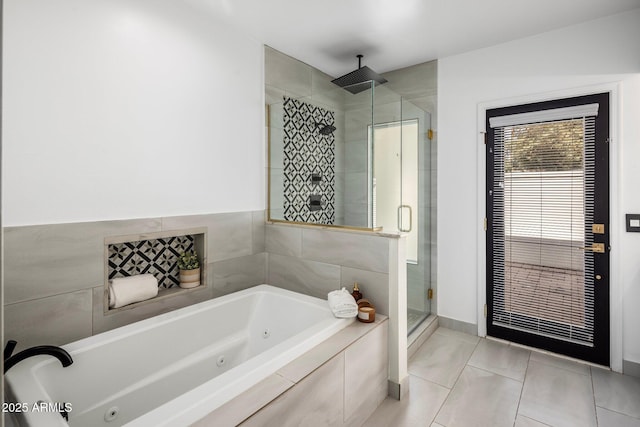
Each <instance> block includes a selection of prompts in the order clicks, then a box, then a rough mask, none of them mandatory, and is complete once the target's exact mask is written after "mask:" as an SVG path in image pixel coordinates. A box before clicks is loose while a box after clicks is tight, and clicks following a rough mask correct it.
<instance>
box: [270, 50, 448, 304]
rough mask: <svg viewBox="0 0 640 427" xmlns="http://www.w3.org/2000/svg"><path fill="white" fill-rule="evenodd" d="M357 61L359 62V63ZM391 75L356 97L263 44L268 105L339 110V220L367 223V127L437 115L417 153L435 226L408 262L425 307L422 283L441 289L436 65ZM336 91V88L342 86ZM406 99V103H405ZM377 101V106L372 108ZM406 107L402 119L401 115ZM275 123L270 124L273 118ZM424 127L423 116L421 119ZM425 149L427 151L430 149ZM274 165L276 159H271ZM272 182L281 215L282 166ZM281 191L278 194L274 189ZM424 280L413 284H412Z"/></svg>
mask: <svg viewBox="0 0 640 427" xmlns="http://www.w3.org/2000/svg"><path fill="white" fill-rule="evenodd" d="M354 63H355V62H354ZM383 76H384V77H385V78H386V79H387V80H388V82H387V83H385V84H384V85H379V86H377V87H376V88H375V90H374V97H373V100H372V91H364V92H361V93H359V94H356V95H352V94H350V93H348V92H346V91H345V90H343V89H340V88H337V87H336V86H335V85H333V84H332V83H331V79H332V77H331V76H328V75H326V74H324V73H322V72H320V71H319V70H317V69H315V68H313V67H311V66H309V65H307V64H304V63H302V62H300V61H298V60H296V59H295V58H292V57H289V56H287V55H285V54H283V53H281V52H278V51H276V50H274V49H271V48H270V47H265V83H266V86H265V91H266V102H267V104H269V105H273V106H275V107H274V108H275V109H277V108H278V107H279V105H280V104H281V103H282V96H283V95H286V96H291V97H300V98H302V99H304V100H305V102H306V101H307V100H310V101H311V102H312V103H313V104H317V105H326V106H327V108H330V109H331V110H332V111H335V117H336V126H337V127H338V130H336V137H335V141H336V173H335V178H336V181H335V186H336V221H335V224H339V225H340V224H344V225H349V226H356V227H368V226H369V224H368V222H367V221H368V219H367V218H368V214H367V211H368V199H367V194H368V172H367V170H368V169H367V168H368V160H367V159H368V155H367V152H368V132H367V129H368V126H369V125H370V124H371V123H373V122H374V121H375V123H385V122H392V121H395V120H399V119H400V118H401V117H404V118H414V117H417V116H418V115H419V114H422V116H421V118H422V117H424V112H428V113H429V114H430V115H431V126H430V127H431V129H433V130H434V137H433V139H432V140H428V139H427V138H424V141H423V143H421V144H420V146H419V149H420V150H421V152H420V154H419V157H420V158H421V159H426V161H422V162H421V163H420V164H419V169H420V172H419V173H420V180H421V183H422V185H423V186H424V187H426V188H428V194H429V196H428V197H426V198H424V197H423V198H421V199H420V201H419V203H420V206H419V213H418V215H419V218H421V219H423V220H424V219H428V221H429V228H428V229H422V230H421V235H420V237H419V239H420V241H422V242H427V243H426V246H423V247H422V249H421V254H420V255H419V259H424V260H425V261H426V262H424V263H420V264H419V265H417V266H409V268H408V272H407V273H408V275H409V284H410V286H409V288H408V290H407V291H408V293H409V301H411V302H412V306H411V307H410V308H412V309H417V310H423V309H425V303H426V301H425V297H424V293H425V289H424V286H422V284H423V283H425V282H428V280H427V279H428V278H430V281H431V286H432V288H433V289H434V290H435V288H436V283H437V271H436V268H435V267H436V265H437V259H436V257H437V251H436V249H437V248H436V238H437V235H436V223H437V217H436V205H437V181H436V175H437V129H436V123H437V62H436V61H432V62H427V63H423V64H418V65H415V66H411V67H407V68H403V69H400V70H396V71H391V72H387V73H384V74H383ZM336 88H337V89H336ZM400 96H401V97H402V101H403V102H402V103H401V102H400ZM372 105H373V106H374V108H373V110H372ZM401 112H402V116H401ZM275 114H276V113H275V110H273V111H271V117H270V120H271V125H272V128H273V129H272V134H271V145H272V150H271V151H272V154H273V155H274V157H273V160H274V161H275V162H276V163H277V162H280V163H281V159H280V155H279V154H278V153H279V152H282V151H283V147H281V145H282V135H281V133H282V132H281V130H280V129H281V128H282V123H281V121H282V119H281V118H279V117H276V116H275ZM267 124H269V122H267ZM420 124H421V125H424V120H421V122H420ZM427 129H428V128H427V127H426V126H421V128H420V132H421V133H420V135H422V136H424V135H425V132H426V130H427ZM266 132H267V135H268V132H269V128H267V129H266ZM422 150H427V152H426V153H425V152H424V151H422ZM272 164H274V163H273V162H272ZM269 173H271V179H272V180H273V184H272V191H271V218H273V219H283V218H284V214H283V212H281V211H280V208H279V206H282V205H283V203H284V201H283V196H282V194H281V193H282V192H280V191H279V190H278V188H282V187H283V183H282V181H283V178H282V175H283V174H282V171H281V170H279V169H278V168H272V170H271V171H269V170H267V174H269ZM274 189H275V191H274ZM412 283H413V284H419V285H418V286H411V284H412ZM436 301H437V295H435V296H434V299H433V300H431V307H430V310H431V312H432V313H436V312H437V306H436V305H437V303H436Z"/></svg>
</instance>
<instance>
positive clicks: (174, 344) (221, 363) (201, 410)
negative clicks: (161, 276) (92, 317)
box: [6, 285, 353, 427]
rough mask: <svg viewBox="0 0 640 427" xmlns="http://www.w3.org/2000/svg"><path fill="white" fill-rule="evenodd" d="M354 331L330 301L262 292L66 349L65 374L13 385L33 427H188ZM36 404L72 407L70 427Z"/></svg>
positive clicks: (58, 370) (20, 373)
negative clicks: (331, 340)
mask: <svg viewBox="0 0 640 427" xmlns="http://www.w3.org/2000/svg"><path fill="white" fill-rule="evenodd" d="M352 321H353V319H336V318H334V317H333V315H332V314H331V311H330V310H329V308H328V305H327V302H326V301H325V300H321V299H318V298H313V297H309V296H306V295H301V294H297V293H295V292H290V291H287V290H283V289H279V288H275V287H272V286H268V285H260V286H256V287H254V288H251V289H246V290H244V291H240V292H236V293H234V294H231V295H226V296H223V297H220V298H216V299H213V300H209V301H205V302H203V303H200V304H196V305H193V306H190V307H186V308H183V309H180V310H176V311H173V312H170V313H166V314H163V315H160V316H157V317H154V318H151V319H147V320H143V321H141V322H137V323H133V324H131V325H127V326H124V327H122V328H118V329H114V330H112V331H109V332H105V333H102V334H99V335H96V336H93V337H89V338H86V339H83V340H80V341H76V342H74V343H71V344H68V345H65V346H63V348H64V349H66V350H67V351H68V352H69V353H70V354H71V355H72V357H73V360H74V363H73V364H72V365H71V366H69V367H67V368H63V367H62V366H61V365H60V362H58V360H56V359H54V358H52V357H49V356H37V357H33V358H30V359H27V360H24V361H22V362H20V363H19V364H18V365H16V366H14V367H13V368H12V369H11V370H10V371H9V372H8V373H7V375H6V380H7V384H8V386H9V392H10V394H11V396H12V397H13V398H14V399H15V401H16V402H24V403H27V404H28V405H29V410H28V411H27V412H26V413H24V414H22V415H24V416H23V417H19V419H21V420H22V421H23V422H24V421H26V422H27V423H28V425H32V426H47V427H49V426H67V425H69V426H72V427H90V426H120V425H126V426H145V427H147V426H182V425H185V426H186V425H189V424H190V423H193V422H195V421H196V420H198V419H200V418H202V417H204V416H205V415H206V414H208V413H209V412H211V411H213V410H214V409H216V408H218V407H219V406H221V405H222V404H224V403H226V402H228V401H230V400H231V399H233V398H234V397H235V396H237V395H238V394H240V393H242V392H243V391H245V390H247V389H249V388H250V387H251V386H252V385H255V384H256V383H258V382H259V381H261V380H262V379H264V378H266V377H267V376H269V375H271V374H272V373H274V372H275V371H276V370H278V369H279V368H281V367H282V366H284V365H285V364H287V363H288V362H290V361H292V360H294V359H295V358H297V357H298V356H300V355H302V354H303V353H304V352H306V351H308V350H310V349H311V348H312V347H314V346H315V345H317V344H319V343H320V342H322V341H323V340H325V339H327V338H328V337H329V336H331V335H332V334H334V333H336V332H337V331H339V330H341V329H343V328H344V327H346V326H347V325H349V324H350V323H351V322H352ZM38 401H44V402H46V403H50V402H51V403H60V404H62V403H63V402H65V403H70V404H71V406H72V410H71V411H70V412H69V422H68V424H67V423H66V422H65V421H64V419H63V418H62V416H61V415H60V414H59V413H57V412H33V411H32V407H31V405H33V403H34V402H38ZM110 418H114V419H113V420H112V421H106V420H107V419H110Z"/></svg>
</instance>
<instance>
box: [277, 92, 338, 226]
mask: <svg viewBox="0 0 640 427" xmlns="http://www.w3.org/2000/svg"><path fill="white" fill-rule="evenodd" d="M274 113H275V114H277V112H276V111H274ZM282 114H283V121H284V129H283V131H284V141H283V145H284V147H283V150H284V152H283V154H284V155H283V164H282V167H283V179H284V182H283V188H284V219H285V220H286V221H296V222H310V223H316V224H334V223H335V187H336V186H335V163H336V160H335V159H336V154H335V151H336V142H335V135H334V134H333V132H330V133H327V134H323V133H321V132H320V128H321V127H323V126H333V127H334V131H335V130H336V129H335V113H334V112H333V111H330V110H327V109H326V108H322V107H318V106H315V105H313V104H309V103H307V102H303V101H300V100H297V99H293V98H288V97H284V102H283V112H282ZM280 166H281V165H276V164H273V163H272V167H280ZM312 174H316V175H317V176H318V177H319V178H320V180H319V181H318V182H314V181H313V179H312ZM274 190H275V189H274ZM311 196H316V197H319V198H320V206H318V209H312V208H311Z"/></svg>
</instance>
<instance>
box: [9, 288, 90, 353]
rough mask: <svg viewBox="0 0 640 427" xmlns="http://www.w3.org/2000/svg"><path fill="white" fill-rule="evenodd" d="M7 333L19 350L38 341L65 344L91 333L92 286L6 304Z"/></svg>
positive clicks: (40, 343)
mask: <svg viewBox="0 0 640 427" xmlns="http://www.w3.org/2000/svg"><path fill="white" fill-rule="evenodd" d="M4 328H5V329H4V337H5V339H7V340H9V339H13V340H16V341H18V346H17V348H16V352H18V351H20V350H23V349H25V348H27V347H32V346H34V345H44V344H49V345H63V344H68V343H70V342H73V341H76V340H79V339H81V338H85V337H88V336H90V335H91V289H85V290H81V291H77V292H70V293H66V294H62V295H56V296H52V297H47V298H40V299H37V300H33V301H26V302H20V303H16V304H9V305H5V306H4Z"/></svg>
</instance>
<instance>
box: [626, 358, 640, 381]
mask: <svg viewBox="0 0 640 427" xmlns="http://www.w3.org/2000/svg"><path fill="white" fill-rule="evenodd" d="M622 373H624V374H625V375H629V376H632V377H637V378H640V363H637V362H632V361H631V360H623V361H622Z"/></svg>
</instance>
